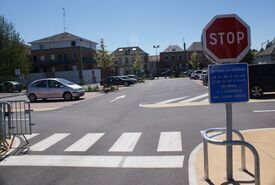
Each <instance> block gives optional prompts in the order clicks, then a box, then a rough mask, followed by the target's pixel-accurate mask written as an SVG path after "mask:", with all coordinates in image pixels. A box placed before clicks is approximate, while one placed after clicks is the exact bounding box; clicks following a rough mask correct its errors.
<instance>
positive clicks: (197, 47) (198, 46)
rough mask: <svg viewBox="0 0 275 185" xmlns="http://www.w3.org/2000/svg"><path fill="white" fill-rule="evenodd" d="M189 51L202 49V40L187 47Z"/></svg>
mask: <svg viewBox="0 0 275 185" xmlns="http://www.w3.org/2000/svg"><path fill="white" fill-rule="evenodd" d="M187 51H202V44H201V42H193V43H192V44H191V46H189V48H188V49H187Z"/></svg>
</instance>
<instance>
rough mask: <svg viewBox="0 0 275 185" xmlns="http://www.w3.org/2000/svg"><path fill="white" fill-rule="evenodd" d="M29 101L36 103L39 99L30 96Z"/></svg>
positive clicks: (32, 95)
mask: <svg viewBox="0 0 275 185" xmlns="http://www.w3.org/2000/svg"><path fill="white" fill-rule="evenodd" d="M29 100H30V102H36V100H37V97H36V96H35V95H34V94H30V95H29Z"/></svg>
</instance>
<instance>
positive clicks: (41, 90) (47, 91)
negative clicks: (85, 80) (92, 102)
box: [27, 78, 85, 102]
mask: <svg viewBox="0 0 275 185" xmlns="http://www.w3.org/2000/svg"><path fill="white" fill-rule="evenodd" d="M84 94H85V91H84V88H83V87H81V86H79V85H77V84H75V83H73V82H70V81H68V80H65V79H63V78H44V79H39V80H36V81H34V82H32V83H31V84H30V85H29V86H28V88H27V97H28V98H29V100H30V101H31V102H35V101H36V100H37V99H43V100H46V99H50V98H64V99H65V100H66V101H69V100H72V99H73V98H75V99H78V98H79V97H81V96H83V95H84Z"/></svg>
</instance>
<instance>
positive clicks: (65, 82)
mask: <svg viewBox="0 0 275 185" xmlns="http://www.w3.org/2000/svg"><path fill="white" fill-rule="evenodd" d="M58 81H60V82H61V83H63V84H65V85H75V83H73V82H71V81H69V80H65V79H62V78H60V79H58Z"/></svg>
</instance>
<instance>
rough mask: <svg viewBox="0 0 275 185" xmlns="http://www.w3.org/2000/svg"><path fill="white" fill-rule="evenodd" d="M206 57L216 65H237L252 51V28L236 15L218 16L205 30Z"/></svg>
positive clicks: (203, 36)
mask: <svg viewBox="0 0 275 185" xmlns="http://www.w3.org/2000/svg"><path fill="white" fill-rule="evenodd" d="M202 45H203V50H204V52H205V53H206V56H208V58H209V59H210V60H212V61H213V62H216V63H237V62H239V61H241V60H242V59H243V58H244V57H245V55H246V54H247V52H248V51H249V49H250V28H249V26H248V25H247V24H246V23H245V22H244V21H243V20H242V19H241V18H240V17H239V16H237V15H236V14H229V15H217V16H215V17H214V18H213V19H212V20H211V21H210V22H209V23H208V24H207V25H206V27H205V28H204V29H203V33H202Z"/></svg>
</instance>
